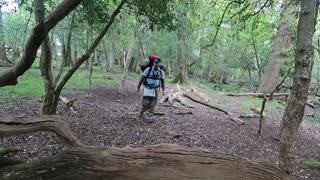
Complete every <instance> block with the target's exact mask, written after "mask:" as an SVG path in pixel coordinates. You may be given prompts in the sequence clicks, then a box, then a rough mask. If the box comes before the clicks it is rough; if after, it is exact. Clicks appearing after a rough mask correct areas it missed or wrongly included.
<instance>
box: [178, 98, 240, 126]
mask: <svg viewBox="0 0 320 180" xmlns="http://www.w3.org/2000/svg"><path fill="white" fill-rule="evenodd" d="M184 96H185V97H187V98H189V99H190V100H191V101H194V102H196V103H199V104H202V105H204V106H207V107H210V108H212V109H216V110H218V111H220V112H223V113H224V114H226V115H227V116H228V117H229V119H230V120H232V121H233V122H236V123H238V124H241V125H244V124H245V122H244V121H242V120H241V119H239V118H237V117H231V115H230V114H229V113H228V112H227V111H225V110H223V109H220V108H218V107H215V106H212V105H210V104H207V103H204V102H201V101H198V100H196V99H194V98H192V97H191V96H189V95H187V94H184Z"/></svg>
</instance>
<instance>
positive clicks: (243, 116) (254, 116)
mask: <svg viewBox="0 0 320 180" xmlns="http://www.w3.org/2000/svg"><path fill="white" fill-rule="evenodd" d="M259 117H260V116H259V115H257V114H249V115H240V116H239V118H259Z"/></svg>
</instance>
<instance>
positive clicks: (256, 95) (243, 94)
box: [226, 93, 290, 98]
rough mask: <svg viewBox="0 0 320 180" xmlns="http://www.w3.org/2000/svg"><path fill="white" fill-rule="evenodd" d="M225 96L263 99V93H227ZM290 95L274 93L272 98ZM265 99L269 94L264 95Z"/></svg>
mask: <svg viewBox="0 0 320 180" xmlns="http://www.w3.org/2000/svg"><path fill="white" fill-rule="evenodd" d="M226 95H227V96H255V97H259V98H263V93H228V94H226ZM289 95H290V93H274V94H273V95H272V96H289ZM266 96H267V97H269V96H270V94H266Z"/></svg>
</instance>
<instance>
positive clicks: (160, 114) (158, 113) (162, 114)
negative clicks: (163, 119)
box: [153, 112, 166, 116]
mask: <svg viewBox="0 0 320 180" xmlns="http://www.w3.org/2000/svg"><path fill="white" fill-rule="evenodd" d="M153 115H155V116H164V115H166V113H163V112H155V113H153Z"/></svg>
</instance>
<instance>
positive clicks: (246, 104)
mask: <svg viewBox="0 0 320 180" xmlns="http://www.w3.org/2000/svg"><path fill="white" fill-rule="evenodd" d="M262 101H263V99H262V98H255V97H248V98H245V99H244V100H241V102H240V106H241V107H242V108H244V110H249V109H250V108H261V105H262ZM284 108H285V106H284V105H283V104H280V103H279V102H278V101H276V100H271V101H268V102H267V103H266V107H265V112H271V113H273V112H279V109H283V110H284Z"/></svg>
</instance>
